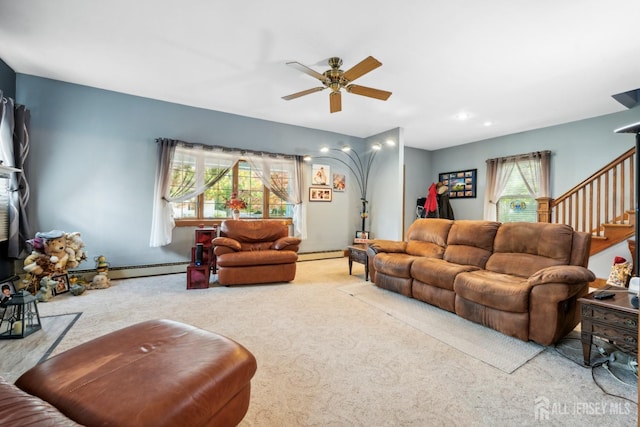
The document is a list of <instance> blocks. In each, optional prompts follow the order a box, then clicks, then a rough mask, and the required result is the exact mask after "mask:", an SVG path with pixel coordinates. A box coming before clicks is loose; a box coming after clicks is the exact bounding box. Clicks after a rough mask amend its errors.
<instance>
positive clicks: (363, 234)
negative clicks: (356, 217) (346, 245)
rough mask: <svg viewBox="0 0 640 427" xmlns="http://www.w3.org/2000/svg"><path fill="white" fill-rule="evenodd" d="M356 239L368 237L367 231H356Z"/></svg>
mask: <svg viewBox="0 0 640 427" xmlns="http://www.w3.org/2000/svg"><path fill="white" fill-rule="evenodd" d="M356 239H365V240H367V239H369V232H368V231H356Z"/></svg>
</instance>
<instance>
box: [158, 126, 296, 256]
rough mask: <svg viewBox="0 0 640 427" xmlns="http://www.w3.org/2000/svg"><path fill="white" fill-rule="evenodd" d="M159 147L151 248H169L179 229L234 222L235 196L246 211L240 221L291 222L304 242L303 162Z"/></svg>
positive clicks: (181, 145) (167, 143) (169, 144)
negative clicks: (211, 222) (231, 203)
mask: <svg viewBox="0 0 640 427" xmlns="http://www.w3.org/2000/svg"><path fill="white" fill-rule="evenodd" d="M157 142H158V144H159V147H158V153H159V154H158V166H157V172H156V188H155V195H154V213H153V218H152V235H151V240H150V246H152V247H153V246H163V245H166V244H168V243H170V242H171V230H172V229H173V227H175V226H176V225H196V224H198V223H201V222H205V221H206V220H223V219H227V218H230V217H231V209H230V208H229V207H228V205H227V203H228V201H229V200H230V199H231V198H232V194H234V195H236V197H237V198H238V199H241V200H242V201H243V202H244V205H245V206H246V207H245V208H244V209H242V210H241V217H245V218H265V219H269V218H276V219H289V218H290V219H291V221H292V223H293V225H294V234H295V235H296V236H299V237H301V238H305V237H306V228H305V221H304V214H303V203H302V202H303V198H302V191H301V189H302V171H301V170H302V159H301V158H300V156H288V155H282V154H272V153H263V152H252V151H246V150H235V149H229V148H225V147H210V146H204V145H196V144H189V143H185V142H182V141H176V140H170V139H164V138H163V139H158V141H157Z"/></svg>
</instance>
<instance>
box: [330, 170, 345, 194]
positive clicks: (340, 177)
mask: <svg viewBox="0 0 640 427" xmlns="http://www.w3.org/2000/svg"><path fill="white" fill-rule="evenodd" d="M346 186H347V184H346V177H345V175H344V174H343V173H334V174H333V191H344V189H345V188H346Z"/></svg>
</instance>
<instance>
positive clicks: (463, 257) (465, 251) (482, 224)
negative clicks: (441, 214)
mask: <svg viewBox="0 0 640 427" xmlns="http://www.w3.org/2000/svg"><path fill="white" fill-rule="evenodd" d="M498 227H500V223H498V222H494V221H465V220H459V221H456V222H455V223H454V224H453V225H452V226H451V229H450V230H449V235H448V237H447V247H446V249H445V251H444V256H443V259H444V260H446V261H449V262H452V263H455V264H462V265H475V266H478V267H480V268H484V267H485V264H486V263H487V260H488V259H489V257H490V256H491V251H492V250H493V240H494V238H495V235H496V232H497V231H498Z"/></svg>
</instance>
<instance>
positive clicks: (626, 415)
mask: <svg viewBox="0 0 640 427" xmlns="http://www.w3.org/2000/svg"><path fill="white" fill-rule="evenodd" d="M360 267H362V266H360V265H359V264H358V265H354V275H353V276H349V274H348V267H347V260H346V259H344V258H340V259H329V260H321V261H307V262H300V263H299V264H298V274H297V275H296V280H295V281H294V282H292V283H290V284H274V285H259V286H241V287H221V286H212V287H211V288H209V289H203V290H186V277H185V274H174V275H168V276H158V277H148V278H142V279H127V280H118V281H115V280H114V281H113V282H112V287H111V288H109V289H105V290H94V291H88V292H86V293H85V294H84V295H82V296H77V297H74V296H72V295H70V294H63V295H60V296H58V297H56V298H55V299H54V300H53V301H52V302H49V303H46V304H40V305H39V307H40V312H41V313H42V315H56V314H67V313H78V312H82V313H83V314H82V316H80V318H79V319H78V320H77V321H76V323H75V325H74V326H73V327H72V328H71V330H70V331H69V332H68V333H67V334H66V336H65V337H64V339H62V341H61V342H60V344H59V345H58V347H57V348H56V350H55V351H54V353H56V352H59V351H63V350H65V349H67V348H71V347H73V346H75V345H77V344H79V343H81V342H84V341H87V340H89V339H91V338H93V337H97V336H100V335H102V334H104V333H106V332H109V331H112V330H115V329H119V328H121V327H124V326H127V325H130V324H132V323H135V322H139V321H142V320H146V319H155V318H169V319H175V320H178V321H182V322H186V323H190V324H193V325H195V326H198V327H201V328H203V329H207V330H210V331H214V332H217V333H220V334H223V335H226V336H228V337H230V338H233V339H235V340H237V341H238V342H240V343H242V344H243V345H245V346H246V347H247V348H248V349H249V350H250V351H251V352H253V354H254V355H255V356H256V358H257V360H258V371H257V373H256V376H255V377H254V379H253V382H252V395H251V406H250V408H249V412H248V413H247V416H246V417H245V419H244V420H243V421H242V423H241V425H242V426H427V425H429V426H432V425H446V426H450V425H451V426H454V425H465V426H480V425H486V426H513V425H537V424H539V423H540V420H539V418H543V421H544V418H545V417H548V423H547V424H552V425H569V426H586V425H608V426H631V425H636V419H637V406H636V405H635V404H633V403H630V402H629V401H628V400H624V399H621V398H618V397H612V396H610V395H608V394H606V393H604V392H603V391H602V390H601V389H600V388H599V387H598V385H596V383H595V382H594V381H593V379H592V374H591V370H590V369H587V368H584V367H582V366H580V365H579V364H577V363H574V362H572V361H571V360H569V359H567V358H565V357H563V356H562V355H561V354H559V352H557V351H556V350H555V349H553V348H545V349H544V351H543V352H541V353H540V354H538V355H537V356H535V357H533V358H532V359H531V360H529V361H528V362H526V363H525V364H524V365H523V366H521V367H520V368H518V369H517V370H515V371H514V372H513V373H511V374H508V373H506V372H503V371H502V370H500V369H497V368H495V367H493V366H491V365H489V364H487V363H484V362H482V361H479V360H477V359H476V358H474V357H470V356H468V355H467V354H465V353H463V352H461V351H459V350H457V349H455V348H453V347H451V346H450V345H447V344H445V343H444V342H442V341H440V340H438V339H435V338H433V337H431V336H430V335H428V334H425V333H424V332H422V331H420V330H418V329H416V328H415V327H413V326H411V325H408V324H407V323H406V322H404V321H401V320H399V319H397V318H395V317H392V316H389V315H388V314H386V313H385V312H384V311H383V310H380V309H378V308H377V307H373V306H371V305H370V304H367V303H364V302H363V301H360V300H358V299H357V298H354V297H353V296H351V295H349V294H347V293H345V292H342V291H339V290H338V288H341V287H344V286H347V285H354V284H358V283H362V282H363V280H364V268H363V267H362V268H360ZM176 363H189V355H188V354H185V355H184V360H179V361H176ZM149 380H150V381H151V379H149ZM631 392H632V393H633V392H634V390H631ZM140 403H141V404H143V402H140ZM594 405H598V408H602V407H604V408H605V409H604V411H605V412H604V413H600V412H595V411H591V412H589V408H594V407H595V406H594ZM585 408H586V409H585ZM614 410H616V411H617V412H615V413H614Z"/></svg>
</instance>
